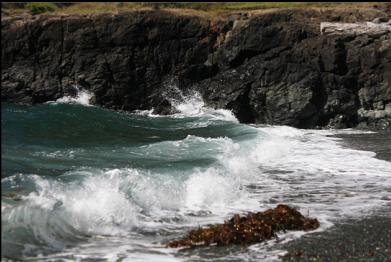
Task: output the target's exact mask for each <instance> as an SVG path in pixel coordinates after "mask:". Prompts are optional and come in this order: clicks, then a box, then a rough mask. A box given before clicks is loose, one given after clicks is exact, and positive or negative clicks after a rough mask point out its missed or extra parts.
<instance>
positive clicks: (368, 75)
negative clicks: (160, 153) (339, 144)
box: [1, 8, 391, 128]
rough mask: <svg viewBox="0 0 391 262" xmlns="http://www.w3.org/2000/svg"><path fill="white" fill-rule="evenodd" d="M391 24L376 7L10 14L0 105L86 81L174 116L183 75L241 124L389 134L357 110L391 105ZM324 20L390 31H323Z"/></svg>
mask: <svg viewBox="0 0 391 262" xmlns="http://www.w3.org/2000/svg"><path fill="white" fill-rule="evenodd" d="M246 17H247V18H246ZM242 18H243V19H242ZM244 18H246V19H244ZM376 18H379V19H378V21H377V20H376V21H377V22H379V23H372V22H371V23H369V24H368V23H367V22H368V21H374V19H376ZM390 18H391V15H390V13H389V12H388V11H387V10H381V9H380V8H379V9H362V10H360V12H355V13H352V12H350V11H349V10H339V9H335V10H334V9H330V10H323V11H317V10H313V9H294V10H289V9H288V10H278V11H271V12H266V13H261V14H258V15H251V16H245V15H243V14H241V15H240V17H236V16H235V15H232V16H231V17H230V16H226V17H214V18H213V19H211V18H208V17H200V16H189V15H178V14H173V13H169V12H165V11H134V12H128V13H120V14H100V15H92V16H86V15H84V16H83V15H79V16H64V17H61V16H45V15H42V16H37V17H30V18H27V17H23V16H21V17H10V16H7V17H4V18H3V17H2V40H1V41H2V65H1V66H2V80H1V81H2V92H1V99H2V101H8V102H15V103H27V104H34V103H42V102H46V101H49V100H55V99H57V98H59V97H61V96H63V95H65V94H66V92H67V90H69V87H71V86H73V85H80V86H81V87H83V88H85V89H88V90H89V91H90V92H92V93H93V94H94V99H93V101H94V103H96V104H97V105H101V106H104V107H107V108H112V109H121V110H129V111H132V110H136V109H140V110H145V109H151V108H155V110H156V112H159V113H163V114H166V113H167V114H168V113H172V112H173V110H172V107H171V105H169V103H167V102H164V100H165V99H167V97H165V96H164V95H163V94H165V93H166V91H167V89H169V88H170V87H169V86H167V85H166V84H165V80H166V79H169V78H175V79H178V81H177V85H178V87H179V88H180V89H182V90H188V89H196V90H198V91H199V92H200V93H201V94H202V96H203V98H204V100H205V102H206V104H207V105H208V106H212V107H219V108H227V109H231V110H232V111H233V112H234V114H235V115H236V116H237V118H238V119H239V121H241V122H244V123H265V124H279V125H291V126H295V127H300V128H314V127H327V126H329V127H330V126H334V127H354V126H357V125H358V124H360V123H363V124H364V123H365V124H367V125H368V126H371V122H373V123H375V122H376V123H377V122H379V121H380V119H381V121H382V123H383V122H384V123H383V124H381V125H380V126H381V127H387V126H391V122H389V121H390V120H389V118H388V116H387V115H384V117H383V118H379V117H378V116H380V115H381V114H380V115H379V114H377V115H376V116H375V114H364V115H363V116H362V114H359V109H360V108H363V110H366V111H368V110H374V105H378V104H379V103H382V104H383V105H386V104H388V103H390V102H391V33H390V32H389V31H388V28H389V25H387V22H386V23H384V22H383V21H390ZM235 21H236V22H235ZM321 23H334V24H335V23H339V24H344V25H346V24H347V23H349V24H350V26H353V27H362V25H365V26H366V27H368V28H372V29H373V28H380V27H382V28H385V29H386V30H385V31H384V30H383V29H382V30H383V31H381V32H375V31H376V30H375V31H373V30H372V29H370V30H369V31H365V30H364V31H363V32H362V33H360V34H350V33H346V32H345V31H343V30H342V31H341V32H340V33H338V34H321V32H320V30H319V27H320V25H321ZM323 25H324V24H323ZM368 25H370V26H368ZM387 26H388V27H387ZM349 30H350V29H349ZM354 30H356V29H354ZM360 30H361V29H360ZM371 30H372V31H371ZM162 101H163V102H162ZM376 107H377V106H376ZM387 123H389V124H387ZM374 126H379V125H374Z"/></svg>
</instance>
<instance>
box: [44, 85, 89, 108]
mask: <svg viewBox="0 0 391 262" xmlns="http://www.w3.org/2000/svg"><path fill="white" fill-rule="evenodd" d="M74 88H75V89H76V92H77V94H76V96H64V97H61V98H59V99H57V100H56V101H55V102H49V103H51V104H80V105H83V106H90V105H91V104H90V99H91V97H92V93H91V92H90V91H88V90H82V89H80V88H79V87H77V86H75V87H74Z"/></svg>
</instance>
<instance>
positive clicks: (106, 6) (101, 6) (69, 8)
mask: <svg viewBox="0 0 391 262" xmlns="http://www.w3.org/2000/svg"><path fill="white" fill-rule="evenodd" d="M382 5H385V3H379V2H373V3H370V2H368V3H365V2H362V3H359V2H356V3H350V2H237V3H235V2H229V3H225V2H220V3H180V2H178V3H142V2H134V3H99V2H85V3H38V2H34V3H29V4H25V3H2V5H1V7H2V10H4V11H5V12H6V13H9V14H12V13H23V12H25V13H30V14H33V15H36V14H41V13H51V14H65V15H72V14H99V13H118V12H123V11H130V10H171V11H177V12H187V13H189V12H190V13H192V12H193V13H194V14H216V13H226V12H234V11H251V10H264V9H272V8H306V7H308V8H310V7H313V8H332V7H333V8H335V7H341V8H349V7H355V8H359V7H363V8H364V7H380V6H382ZM2 14H3V13H2Z"/></svg>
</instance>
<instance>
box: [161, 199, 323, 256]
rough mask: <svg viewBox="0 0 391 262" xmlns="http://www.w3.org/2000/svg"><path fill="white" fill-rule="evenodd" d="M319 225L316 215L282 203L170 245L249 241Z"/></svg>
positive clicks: (238, 216)
mask: <svg viewBox="0 0 391 262" xmlns="http://www.w3.org/2000/svg"><path fill="white" fill-rule="evenodd" d="M318 227H319V221H318V220H317V219H316V218H307V217H304V216H303V215H302V214H301V213H300V212H299V211H297V210H296V209H294V208H291V207H289V206H287V205H282V204H280V205H278V206H277V207H276V208H274V209H268V210H266V211H264V212H257V213H248V214H247V215H245V216H240V215H238V214H236V215H234V216H233V217H232V218H231V219H229V220H227V221H225V222H224V224H214V225H209V226H207V227H206V228H198V229H194V230H191V231H190V232H189V233H188V234H187V235H186V236H185V237H184V238H183V239H180V240H174V241H171V242H169V243H167V244H166V247H171V248H178V247H194V246H208V245H230V244H241V245H247V244H254V243H259V242H262V241H265V240H268V239H271V238H273V237H276V236H277V235H276V233H277V232H278V231H285V230H305V231H308V230H314V229H316V228H318Z"/></svg>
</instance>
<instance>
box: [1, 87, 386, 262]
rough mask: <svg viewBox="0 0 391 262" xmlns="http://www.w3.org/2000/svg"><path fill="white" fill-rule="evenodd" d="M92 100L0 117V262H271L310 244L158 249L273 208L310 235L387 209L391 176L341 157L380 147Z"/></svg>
mask: <svg viewBox="0 0 391 262" xmlns="http://www.w3.org/2000/svg"><path fill="white" fill-rule="evenodd" d="M89 97H90V94H89V93H88V92H86V91H80V92H79V94H78V96H77V97H75V98H71V97H64V98H61V99H59V100H57V101H53V102H49V103H46V104H41V105H35V106H20V105H11V104H5V103H2V105H1V133H2V141H1V151H2V154H1V175H2V180H1V188H2V197H1V217H2V219H1V225H2V235H1V240H2V241H1V242H2V244H1V249H2V261H8V260H11V259H15V260H18V259H22V260H28V261H200V260H203V261H208V260H209V261H238V260H247V261H260V260H262V261H275V260H279V259H280V257H279V256H280V255H282V254H283V253H284V250H280V249H274V248H273V247H274V246H275V245H276V243H279V244H281V243H284V242H288V241H291V240H293V239H298V238H300V237H301V236H302V235H303V234H308V233H304V232H299V231H288V232H285V233H281V234H279V235H278V239H277V240H271V241H268V242H265V243H261V244H256V245H251V246H247V247H246V246H233V247H206V248H195V249H169V248H165V247H164V244H165V243H167V242H168V241H169V240H173V239H178V238H180V237H182V236H183V235H184V234H185V233H186V232H187V231H189V230H190V229H193V228H197V227H199V226H204V225H208V224H210V223H222V222H223V221H224V220H225V219H228V218H230V216H232V215H233V214H235V213H241V214H245V213H246V212H255V211H262V210H265V209H267V208H274V207H275V206H276V205H277V204H279V203H284V204H288V205H291V206H293V207H296V208H298V209H299V211H300V212H302V213H303V214H304V215H309V216H311V217H316V218H318V219H319V221H320V223H321V227H320V228H319V229H318V230H316V231H315V232H320V231H325V230H328V229H329V228H330V227H332V226H333V225H334V224H335V223H337V222H338V221H341V220H345V219H349V218H360V217H361V216H363V215H364V214H366V215H368V214H371V213H376V212H377V210H381V209H382V208H384V207H387V206H388V207H389V206H390V203H391V162H389V161H387V160H385V159H387V158H385V159H379V158H377V157H376V153H375V152H374V151H375V150H374V151H363V150H358V149H357V148H359V147H357V146H356V147H354V148H356V149H353V147H349V143H346V141H347V139H348V138H349V137H351V138H354V137H356V138H357V137H359V136H360V135H362V134H369V135H370V136H371V137H372V138H373V139H378V140H379V139H382V138H384V134H377V133H374V132H369V131H361V130H353V129H346V130H338V131H337V130H301V129H296V128H292V127H287V126H256V125H245V124H240V123H239V122H238V121H237V119H236V118H235V117H234V115H233V114H232V113H231V112H230V111H228V110H222V109H217V110H216V109H211V108H208V107H206V106H205V105H204V103H203V101H202V99H201V97H200V96H199V95H198V94H197V93H190V94H187V95H181V96H180V98H179V99H178V98H177V100H175V101H173V102H174V105H175V107H176V109H177V110H178V113H176V114H174V115H171V116H159V115H154V114H153V113H152V110H151V111H137V112H133V113H129V112H119V111H111V110H108V109H103V108H100V107H97V106H91V105H89V103H88V100H89ZM389 137H390V136H389ZM353 140H354V141H355V143H357V144H360V140H357V139H353ZM384 141H385V142H384V143H388V142H389V140H384ZM363 143H368V142H366V141H363ZM384 143H381V144H382V145H384ZM365 148H368V146H367V147H365ZM384 154H386V152H384Z"/></svg>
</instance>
